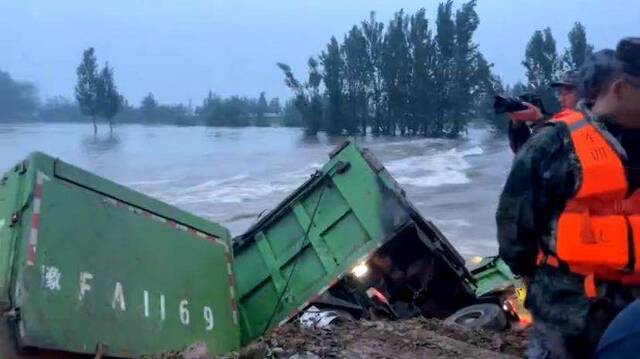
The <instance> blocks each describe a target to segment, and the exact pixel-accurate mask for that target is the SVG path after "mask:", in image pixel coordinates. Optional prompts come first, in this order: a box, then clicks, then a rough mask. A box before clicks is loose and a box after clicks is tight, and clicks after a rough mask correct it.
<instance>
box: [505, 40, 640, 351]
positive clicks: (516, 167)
mask: <svg viewBox="0 0 640 359" xmlns="http://www.w3.org/2000/svg"><path fill="white" fill-rule="evenodd" d="M579 82H580V83H579V85H580V91H581V97H582V99H583V101H582V102H581V104H579V105H578V111H573V110H570V111H563V112H561V113H559V114H557V115H555V116H554V118H553V119H552V120H550V121H547V125H546V126H544V127H542V128H540V129H539V130H538V131H537V132H536V133H535V134H534V135H533V136H532V137H531V139H530V140H529V141H527V143H526V144H524V146H523V147H522V148H521V149H520V151H518V153H517V154H516V157H515V160H514V163H513V167H512V169H511V173H510V174H509V177H508V179H507V182H506V184H505V186H504V189H503V192H502V195H501V197H500V202H499V205H498V210H497V213H496V222H497V226H498V244H499V253H500V256H501V257H502V259H504V261H505V262H506V263H507V264H508V265H509V267H510V268H511V270H512V271H513V273H514V274H516V275H519V276H522V277H523V278H525V279H526V281H527V282H528V287H527V298H526V302H525V305H526V307H527V308H528V309H529V310H530V311H531V313H532V315H533V319H534V324H533V329H532V331H531V333H530V338H529V347H528V350H527V357H529V358H589V357H591V356H592V355H593V353H594V350H595V348H596V344H597V343H598V340H599V338H600V336H601V335H602V332H603V331H604V329H605V328H606V326H607V325H608V324H609V322H610V321H611V320H612V318H613V317H614V316H615V315H616V314H617V313H618V312H619V311H620V310H622V309H623V308H624V307H625V306H626V305H628V304H629V303H631V302H632V301H633V300H634V298H639V297H640V191H639V190H638V189H639V188H640V38H626V39H623V40H622V41H620V43H619V44H618V46H617V49H616V51H613V50H602V51H599V52H597V53H595V54H594V55H592V56H591V58H590V59H589V61H588V62H587V64H585V66H583V68H582V69H581V71H580V81H579Z"/></svg>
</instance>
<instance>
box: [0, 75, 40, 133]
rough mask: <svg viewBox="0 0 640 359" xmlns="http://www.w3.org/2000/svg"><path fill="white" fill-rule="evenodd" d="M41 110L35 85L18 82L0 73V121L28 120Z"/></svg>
mask: <svg viewBox="0 0 640 359" xmlns="http://www.w3.org/2000/svg"><path fill="white" fill-rule="evenodd" d="M39 108H40V102H39V100H38V91H37V89H36V87H35V86H34V85H33V84H31V83H29V82H22V81H17V80H15V79H13V78H12V77H11V75H9V74H8V73H7V72H4V71H0V121H3V122H4V121H10V120H11V121H16V120H17V121H21V120H26V119H29V118H32V117H33V116H34V115H35V114H36V113H37V112H38V110H39Z"/></svg>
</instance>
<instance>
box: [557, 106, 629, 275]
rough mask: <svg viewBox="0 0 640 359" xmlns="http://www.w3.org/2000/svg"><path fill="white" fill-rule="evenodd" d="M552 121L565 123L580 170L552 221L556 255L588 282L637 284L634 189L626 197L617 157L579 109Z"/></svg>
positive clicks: (623, 177) (622, 167)
mask: <svg viewBox="0 0 640 359" xmlns="http://www.w3.org/2000/svg"><path fill="white" fill-rule="evenodd" d="M553 121H556V122H563V123H564V124H566V125H567V126H568V128H569V131H570V133H571V140H572V143H573V149H574V153H575V155H576V156H577V158H578V161H579V163H580V171H581V172H580V175H579V178H578V182H579V188H578V191H577V193H576V195H575V196H574V197H573V198H572V199H570V200H569V201H568V202H567V204H566V207H565V210H564V211H563V213H562V214H561V215H560V218H559V219H558V223H557V228H556V243H555V248H552V250H554V251H555V253H556V256H557V258H556V259H557V260H559V262H561V263H564V264H566V265H567V267H568V268H569V270H570V271H571V272H574V273H577V274H581V275H584V276H586V277H589V278H590V280H591V281H593V277H595V279H603V280H614V281H620V282H623V283H636V282H637V283H640V192H636V193H634V194H633V196H631V197H630V198H626V195H627V192H628V188H629V186H628V182H627V179H626V173H625V168H624V164H623V161H622V159H621V156H620V155H619V154H618V153H617V152H616V151H615V150H614V148H613V147H612V145H611V144H610V143H609V142H608V141H607V139H606V138H605V136H604V135H603V134H602V133H601V132H600V130H599V129H598V128H597V127H596V126H595V125H593V124H592V123H590V122H589V121H588V120H587V119H585V118H584V117H583V115H582V114H581V113H579V112H576V111H564V112H561V113H560V114H558V115H556V116H554V118H553ZM636 241H638V242H637V243H635V242H636Z"/></svg>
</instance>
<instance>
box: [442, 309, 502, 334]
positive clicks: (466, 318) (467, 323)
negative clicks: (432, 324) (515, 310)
mask: <svg viewBox="0 0 640 359" xmlns="http://www.w3.org/2000/svg"><path fill="white" fill-rule="evenodd" d="M444 324H457V325H461V326H463V327H466V328H471V329H477V328H483V329H491V330H497V331H503V330H505V329H506V328H507V315H506V314H505V312H504V311H503V310H502V308H500V306H499V305H497V304H491V303H483V304H475V305H471V306H468V307H466V308H462V309H460V310H459V311H457V312H455V313H453V314H452V315H451V316H449V317H448V318H447V319H445V320H444Z"/></svg>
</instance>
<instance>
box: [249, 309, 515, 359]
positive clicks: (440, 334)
mask: <svg viewBox="0 0 640 359" xmlns="http://www.w3.org/2000/svg"><path fill="white" fill-rule="evenodd" d="M525 346H526V341H525V333H524V332H515V331H507V332H504V333H495V332H490V331H483V330H470V329H467V328H464V327H462V326H458V325H444V324H443V323H442V322H441V321H439V320H435V319H424V318H416V319H410V320H403V321H353V322H349V321H346V322H338V323H337V324H335V325H331V326H329V327H326V328H324V329H313V328H305V327H301V326H300V325H297V324H296V323H289V324H287V325H285V326H283V327H280V328H277V329H275V330H273V331H272V332H271V333H269V334H268V335H267V336H266V337H265V338H263V340H262V341H259V342H257V343H254V344H253V345H250V346H249V347H247V348H245V349H244V350H243V351H241V352H240V354H239V357H240V358H241V359H259V358H287V359H294V358H295V359H315V358H378V359H383V358H394V359H396V358H406V359H414V358H427V357H428V358H514V357H522V355H523V353H524V349H525Z"/></svg>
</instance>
